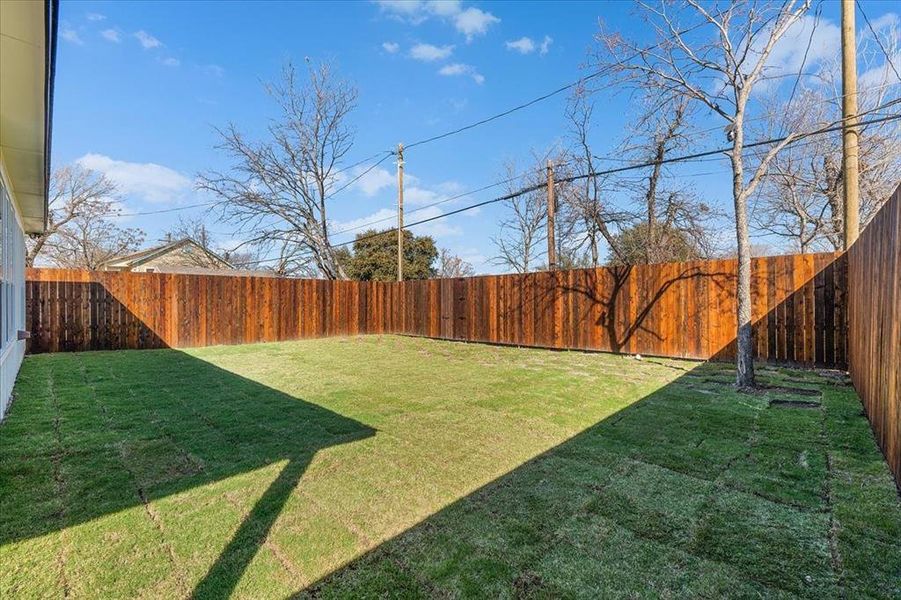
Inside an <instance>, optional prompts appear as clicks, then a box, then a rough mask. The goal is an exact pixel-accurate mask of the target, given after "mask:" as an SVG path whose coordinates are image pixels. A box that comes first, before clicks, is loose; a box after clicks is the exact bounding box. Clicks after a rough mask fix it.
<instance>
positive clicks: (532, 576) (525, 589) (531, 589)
mask: <svg viewBox="0 0 901 600" xmlns="http://www.w3.org/2000/svg"><path fill="white" fill-rule="evenodd" d="M542 587H544V581H543V580H542V579H541V575H539V574H538V573H533V572H531V571H523V572H522V573H520V574H519V575H517V576H516V579H514V580H513V597H514V598H532V597H533V596H535V595H536V594H537V593H538V592H539V591H540V590H541V588H542Z"/></svg>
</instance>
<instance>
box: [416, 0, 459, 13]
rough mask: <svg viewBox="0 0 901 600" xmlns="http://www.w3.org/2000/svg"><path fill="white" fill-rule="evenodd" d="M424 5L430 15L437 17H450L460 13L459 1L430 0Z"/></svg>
mask: <svg viewBox="0 0 901 600" xmlns="http://www.w3.org/2000/svg"><path fill="white" fill-rule="evenodd" d="M424 4H425V7H426V9H427V10H428V11H429V12H430V13H432V14H433V15H436V16H439V17H452V16H454V15H456V14H458V13H459V12H460V0H431V1H429V2H425V3H424Z"/></svg>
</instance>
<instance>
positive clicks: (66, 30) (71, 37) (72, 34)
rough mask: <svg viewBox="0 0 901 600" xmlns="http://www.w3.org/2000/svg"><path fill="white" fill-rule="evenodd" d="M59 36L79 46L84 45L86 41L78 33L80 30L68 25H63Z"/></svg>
mask: <svg viewBox="0 0 901 600" xmlns="http://www.w3.org/2000/svg"><path fill="white" fill-rule="evenodd" d="M59 37H61V38H63V39H64V40H66V41H67V42H69V43H70V44H76V45H78V46H83V45H84V41H83V40H82V39H81V36H79V35H78V32H77V31H75V30H74V29H72V28H71V27H68V26H66V25H63V27H62V28H61V29H60V32H59Z"/></svg>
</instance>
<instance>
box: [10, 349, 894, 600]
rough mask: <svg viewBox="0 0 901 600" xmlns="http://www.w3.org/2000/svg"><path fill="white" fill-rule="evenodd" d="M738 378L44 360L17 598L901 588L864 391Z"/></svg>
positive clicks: (164, 358)
mask: <svg viewBox="0 0 901 600" xmlns="http://www.w3.org/2000/svg"><path fill="white" fill-rule="evenodd" d="M731 378H732V374H731V371H730V369H729V367H728V366H727V365H719V364H710V365H701V364H698V363H692V362H687V361H675V360H661V359H645V360H641V361H638V360H634V359H630V358H627V357H621V356H613V355H605V354H584V353H565V352H548V351H542V350H529V349H519V348H500V347H492V346H480V345H467V344H459V343H449V342H441V341H434V340H426V339H413V338H402V337H392V336H384V337H378V336H370V337H360V338H332V339H327V340H312V341H303V342H294V343H279V344H263V345H252V346H236V347H214V348H203V349H196V350H190V351H176V350H160V351H125V352H96V353H83V354H54V355H41V356H34V357H29V358H28V359H26V362H25V364H24V365H23V368H22V372H21V374H20V377H19V381H18V383H17V386H16V390H15V394H16V397H17V398H16V400H15V402H14V404H13V406H12V408H11V411H10V414H9V417H8V419H7V420H6V421H5V422H4V423H3V424H2V425H0V597H2V598H13V597H15V598H53V597H71V598H89V597H104V598H115V597H119V598H140V597H146V598H177V597H187V596H190V595H192V594H193V595H195V596H196V597H209V598H215V597H226V596H229V595H234V596H235V597H241V598H286V597H289V596H292V595H294V594H300V595H304V594H307V593H310V594H312V595H319V596H322V597H361V596H371V597H386V596H388V597H392V596H393V597H411V598H412V597H435V596H452V597H455V596H487V597H554V598H556V597H599V596H604V597H685V596H691V597H710V598H715V597H716V598H718V597H724V596H731V597H756V596H767V597H771V596H772V597H794V596H802V597H810V598H823V597H836V598H838V597H848V598H857V597H867V596H872V597H877V598H899V597H901V502H899V497H898V494H897V491H896V489H895V487H894V484H893V482H892V480H891V478H890V475H889V472H888V468H887V467H886V465H885V463H884V462H883V461H882V457H881V455H880V454H879V451H878V449H877V448H876V445H875V443H874V441H873V437H872V434H871V433H870V430H869V427H868V425H867V422H866V420H865V419H864V417H863V416H862V414H861V407H860V403H859V401H858V399H857V397H856V395H855V393H854V391H853V390H852V389H851V388H850V387H849V386H848V385H847V383H846V382H845V381H844V380H843V379H842V378H841V377H836V376H831V375H826V374H823V375H820V374H816V373H814V372H810V371H790V370H778V369H774V368H764V369H762V371H761V379H762V380H763V381H765V382H767V383H769V384H771V385H774V386H775V385H779V386H783V387H787V388H792V389H791V390H785V389H782V390H780V389H771V390H769V391H767V392H766V393H760V394H756V395H740V394H737V393H735V392H734V391H732V389H731V387H730V385H729V383H728V382H729V381H730V380H731ZM799 390H800V391H799ZM774 399H781V400H790V401H796V402H799V403H800V402H805V403H807V404H806V405H805V404H794V405H791V404H789V405H786V406H775V405H774V406H770V401H771V400H774Z"/></svg>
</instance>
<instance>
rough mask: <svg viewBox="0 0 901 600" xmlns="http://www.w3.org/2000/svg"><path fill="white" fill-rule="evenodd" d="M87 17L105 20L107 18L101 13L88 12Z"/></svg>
mask: <svg viewBox="0 0 901 600" xmlns="http://www.w3.org/2000/svg"><path fill="white" fill-rule="evenodd" d="M85 18H86V19H87V20H88V21H103V20H104V19H106V15H101V14H100V13H88V14H86V15H85Z"/></svg>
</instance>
